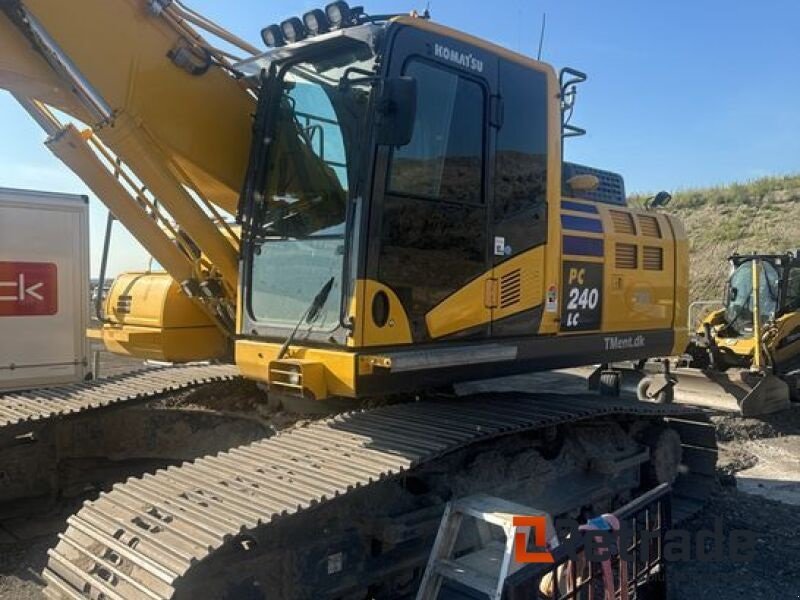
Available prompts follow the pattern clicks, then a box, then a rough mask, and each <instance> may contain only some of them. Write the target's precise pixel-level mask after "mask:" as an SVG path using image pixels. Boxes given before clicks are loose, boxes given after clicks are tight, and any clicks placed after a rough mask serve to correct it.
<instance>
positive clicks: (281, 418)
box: [0, 359, 800, 600]
mask: <svg viewBox="0 0 800 600" xmlns="http://www.w3.org/2000/svg"><path fill="white" fill-rule="evenodd" d="M140 366H141V363H136V364H133V363H132V362H131V361H127V362H126V361H124V360H122V361H121V360H119V359H110V361H109V362H107V363H106V365H105V368H106V369H107V371H106V373H105V374H111V373H116V372H121V371H122V370H123V369H128V368H138V367H140ZM101 373H103V371H101ZM498 384H499V386H498ZM584 385H585V384H584V383H582V382H581V381H580V380H578V379H575V378H570V377H568V378H564V377H562V376H561V375H559V374H542V375H537V376H535V377H533V376H522V377H515V378H508V379H506V380H498V381H496V382H492V386H491V387H493V388H494V387H505V388H507V389H519V388H523V389H529V390H530V389H532V388H536V389H539V390H546V389H551V388H552V389H556V388H557V389H558V390H559V391H561V392H565V391H570V390H573V389H574V390H575V391H578V390H582V389H584V387H583V386H584ZM477 387H479V388H480V387H483V386H481V385H478V386H477ZM263 400H264V398H263V395H262V394H261V393H260V392H259V391H258V389H257V388H256V387H255V386H254V385H253V384H252V383H247V382H244V383H243V382H237V383H233V384H215V385H213V386H208V387H206V388H203V391H202V392H201V393H197V392H195V393H184V394H180V395H177V396H175V397H170V398H167V399H165V400H162V401H161V402H160V404H161V405H162V406H164V407H171V406H193V407H199V408H205V409H209V410H236V411H237V412H244V413H246V414H249V415H252V416H256V417H261V418H268V419H269V420H270V423H271V425H272V427H274V428H275V429H278V430H279V429H282V428H284V427H288V426H291V425H293V424H294V423H296V422H297V421H298V419H299V417H298V416H297V415H292V414H286V413H274V412H272V411H270V410H269V409H268V408H267V406H266V404H265V403H264V401H263ZM712 420H713V421H714V423H715V425H716V427H717V435H718V440H719V444H720V458H719V465H718V473H719V479H720V485H719V489H718V491H717V493H716V494H715V495H714V497H713V498H712V499H711V501H710V502H709V504H708V505H707V506H706V508H705V509H704V510H703V511H701V512H700V513H699V514H697V515H695V517H693V518H692V519H691V521H690V522H688V523H685V524H683V525H682V528H684V529H686V530H687V531H691V532H697V531H700V530H709V531H713V530H714V527H715V525H716V524H717V522H721V523H722V529H723V533H724V536H727V534H729V533H730V531H732V530H747V531H752V532H754V537H755V552H754V556H753V559H752V560H751V561H748V562H744V563H742V562H735V561H734V560H732V559H731V557H730V553H729V551H728V550H729V549H728V547H727V546H724V547H723V550H724V551H723V557H722V559H721V560H715V561H713V562H700V561H696V560H689V561H677V562H673V563H670V565H669V567H668V569H669V570H668V575H669V582H670V590H671V598H674V599H676V600H677V599H680V600H708V599H710V598H714V599H717V598H718V599H728V598H730V599H736V598H742V599H744V598H747V599H749V600H758V599H764V600H766V599H770V600H771V599H784V598H786V599H789V598H800V595H798V594H799V592H798V590H800V585H798V583H797V582H798V581H800V560H798V558H797V557H798V556H800V536H798V531H800V406H798V407H795V408H793V409H791V410H789V411H785V412H783V413H780V414H778V415H772V416H768V417H764V418H761V419H741V418H739V417H735V416H731V415H719V416H715V417H713V419H712ZM78 507H79V501H78V500H73V501H68V502H63V503H61V504H60V505H58V506H57V507H55V508H54V509H52V510H50V511H49V512H43V513H39V514H37V517H36V519H35V520H30V519H29V520H25V519H16V520H13V521H2V520H0V598H2V599H6V598H8V599H14V600H39V599H40V598H43V595H42V592H41V590H42V587H43V582H42V580H41V577H40V573H41V572H42V569H43V568H44V566H45V563H46V561H47V550H48V548H50V547H52V546H54V545H55V543H56V542H57V532H58V531H59V530H60V529H61V528H63V527H64V524H65V521H66V518H67V517H68V516H69V515H70V514H72V513H73V512H75V511H76V510H77V508H78ZM720 519H721V521H719V520H720ZM708 549H710V548H709V546H708V545H707V547H706V550H708Z"/></svg>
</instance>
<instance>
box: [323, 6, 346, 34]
mask: <svg viewBox="0 0 800 600" xmlns="http://www.w3.org/2000/svg"><path fill="white" fill-rule="evenodd" d="M325 14H326V15H328V21H330V24H331V29H341V28H342V27H347V26H348V25H349V24H350V21H351V13H350V6H349V5H348V4H347V2H331V3H330V4H328V6H326V7H325Z"/></svg>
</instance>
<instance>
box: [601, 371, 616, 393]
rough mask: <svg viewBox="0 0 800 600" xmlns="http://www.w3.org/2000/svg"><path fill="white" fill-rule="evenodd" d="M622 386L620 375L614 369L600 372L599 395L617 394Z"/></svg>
mask: <svg viewBox="0 0 800 600" xmlns="http://www.w3.org/2000/svg"><path fill="white" fill-rule="evenodd" d="M621 387H622V377H621V376H620V374H619V373H617V372H615V371H607V372H604V373H601V374H600V385H599V386H598V388H597V389H598V391H599V392H600V395H601V396H613V397H617V396H619V393H620V389H621Z"/></svg>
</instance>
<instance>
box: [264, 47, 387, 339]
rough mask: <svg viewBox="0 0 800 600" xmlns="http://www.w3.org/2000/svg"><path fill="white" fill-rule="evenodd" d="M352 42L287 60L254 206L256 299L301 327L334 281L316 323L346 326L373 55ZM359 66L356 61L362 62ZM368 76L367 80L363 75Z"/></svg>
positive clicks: (272, 317)
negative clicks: (345, 284)
mask: <svg viewBox="0 0 800 600" xmlns="http://www.w3.org/2000/svg"><path fill="white" fill-rule="evenodd" d="M363 48H364V52H365V53H366V54H367V56H358V55H356V54H354V53H351V52H348V53H346V54H344V55H342V56H341V57H340V60H336V58H335V57H333V58H332V57H330V56H326V57H325V62H324V63H309V62H303V63H299V64H296V65H294V66H292V67H291V68H289V69H288V70H287V71H286V72H285V74H284V76H283V79H282V81H281V82H280V85H281V86H282V87H281V96H280V99H279V101H278V103H277V106H276V107H275V108H274V109H273V110H275V111H276V112H275V113H274V115H273V118H272V124H273V128H272V132H273V138H272V141H271V144H270V147H269V154H268V157H267V166H266V177H265V180H264V181H265V183H264V189H263V200H261V202H259V204H258V206H257V208H256V214H255V223H254V232H253V233H254V256H253V262H252V278H251V298H250V307H251V310H252V313H253V317H254V318H255V319H256V320H258V321H260V322H263V323H265V324H266V325H268V326H275V327H293V326H294V325H295V324H296V323H297V321H298V320H299V319H301V318H302V316H303V314H304V313H305V311H306V309H307V308H308V306H309V304H310V303H311V301H312V300H313V299H314V296H316V295H317V293H318V292H319V291H320V289H321V288H322V287H323V286H324V285H325V284H326V282H328V281H329V280H330V279H331V278H333V280H334V283H333V288H332V289H331V292H330V294H329V295H328V299H327V301H326V303H325V305H324V306H323V307H322V309H321V310H320V311H319V314H318V316H317V317H316V319H315V320H314V322H313V323H311V324H309V327H308V329H309V331H310V330H317V331H324V332H329V331H332V330H334V329H336V328H337V327H338V326H339V316H340V311H341V297H342V275H343V271H344V256H345V221H346V214H347V199H348V193H349V191H350V189H351V188H352V187H353V186H354V185H355V182H356V177H357V175H358V172H359V171H361V169H359V168H358V165H357V164H356V163H357V160H358V158H359V151H360V149H361V147H362V143H361V140H362V136H363V133H364V131H363V128H364V124H365V120H366V118H365V115H366V111H367V104H368V101H369V94H370V90H371V86H370V84H369V81H367V80H365V74H369V73H371V72H372V69H373V67H374V64H373V63H374V60H373V59H372V58H371V53H370V51H369V49H368V47H367V46H363ZM354 69H356V70H354ZM359 80H360V81H359Z"/></svg>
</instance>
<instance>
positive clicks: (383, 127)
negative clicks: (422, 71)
mask: <svg viewBox="0 0 800 600" xmlns="http://www.w3.org/2000/svg"><path fill="white" fill-rule="evenodd" d="M377 114H378V134H377V135H378V144H381V145H383V146H405V145H406V144H408V143H409V142H411V136H412V135H413V133H414V120H415V117H416V114H417V81H416V80H415V79H414V78H413V77H406V76H404V77H393V78H391V79H386V80H384V81H383V85H382V86H381V92H380V96H379V97H378V104H377Z"/></svg>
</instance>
